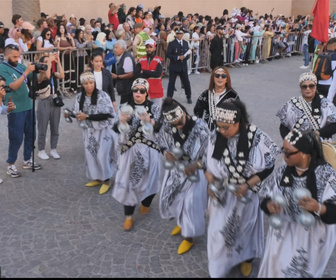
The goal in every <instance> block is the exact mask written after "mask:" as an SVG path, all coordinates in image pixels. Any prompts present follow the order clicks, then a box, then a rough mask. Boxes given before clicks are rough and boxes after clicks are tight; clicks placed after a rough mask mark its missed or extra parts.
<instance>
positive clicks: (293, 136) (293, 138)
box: [285, 128, 302, 146]
mask: <svg viewBox="0 0 336 280" xmlns="http://www.w3.org/2000/svg"><path fill="white" fill-rule="evenodd" d="M301 137H302V132H301V131H300V130H298V129H296V128H294V129H293V130H292V131H290V132H289V133H288V134H287V135H286V137H285V140H286V141H287V142H288V143H289V144H291V145H293V146H294V145H295V144H296V142H297V141H298V140H300V138H301Z"/></svg>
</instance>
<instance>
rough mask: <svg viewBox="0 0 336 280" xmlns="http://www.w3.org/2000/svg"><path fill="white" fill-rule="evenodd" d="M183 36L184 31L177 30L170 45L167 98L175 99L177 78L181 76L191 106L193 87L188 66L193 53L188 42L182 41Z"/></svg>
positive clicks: (168, 52)
mask: <svg viewBox="0 0 336 280" xmlns="http://www.w3.org/2000/svg"><path fill="white" fill-rule="evenodd" d="M183 34H184V32H183V30H182V29H177V30H176V39H175V40H174V41H172V42H170V43H169V44H168V49H167V57H168V58H169V59H170V65H169V82H168V89H167V96H168V97H171V98H172V97H173V95H174V88H175V81H176V77H177V76H180V78H181V82H182V84H183V85H184V91H185V94H186V97H187V102H188V103H189V104H191V103H192V101H191V87H190V81H189V76H188V65H187V60H188V59H189V57H190V53H191V51H190V50H189V44H188V42H187V41H185V40H183V39H182V37H183Z"/></svg>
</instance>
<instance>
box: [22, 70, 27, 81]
mask: <svg viewBox="0 0 336 280" xmlns="http://www.w3.org/2000/svg"><path fill="white" fill-rule="evenodd" d="M22 76H23V78H24V79H25V80H27V76H26V75H25V73H24V72H23V73H22Z"/></svg>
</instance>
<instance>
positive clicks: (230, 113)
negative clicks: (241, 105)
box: [215, 107, 239, 123]
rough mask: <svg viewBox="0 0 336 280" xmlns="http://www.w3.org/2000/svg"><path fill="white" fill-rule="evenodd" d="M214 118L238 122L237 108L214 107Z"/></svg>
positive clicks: (225, 121) (219, 120) (221, 120)
mask: <svg viewBox="0 0 336 280" xmlns="http://www.w3.org/2000/svg"><path fill="white" fill-rule="evenodd" d="M215 119H216V121H218V122H224V123H237V122H239V114H238V111H237V110H231V109H223V108H220V107H217V108H216V114H215Z"/></svg>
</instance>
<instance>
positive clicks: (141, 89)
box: [132, 88, 147, 94]
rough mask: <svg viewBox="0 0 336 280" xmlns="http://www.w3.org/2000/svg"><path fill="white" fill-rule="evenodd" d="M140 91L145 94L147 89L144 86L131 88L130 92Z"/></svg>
mask: <svg viewBox="0 0 336 280" xmlns="http://www.w3.org/2000/svg"><path fill="white" fill-rule="evenodd" d="M138 91H140V93H141V94H145V93H146V92H147V91H146V90H145V89H144V88H133V89H132V92H134V93H136V92H138Z"/></svg>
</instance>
